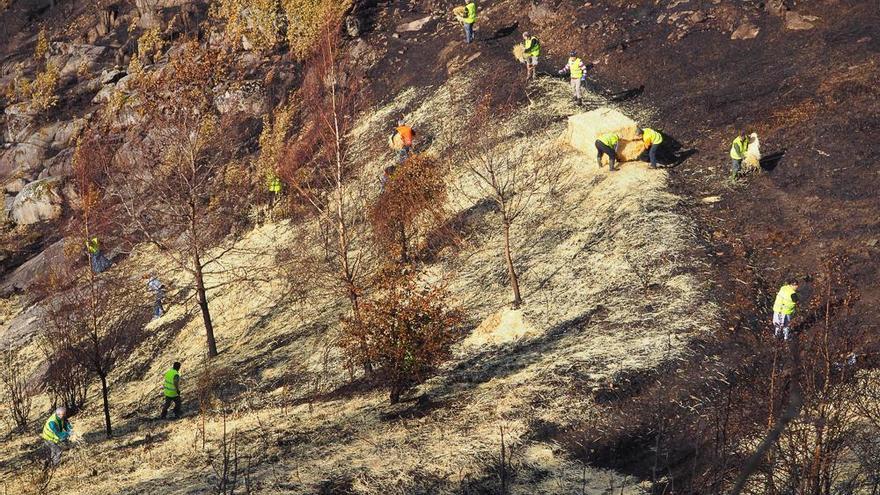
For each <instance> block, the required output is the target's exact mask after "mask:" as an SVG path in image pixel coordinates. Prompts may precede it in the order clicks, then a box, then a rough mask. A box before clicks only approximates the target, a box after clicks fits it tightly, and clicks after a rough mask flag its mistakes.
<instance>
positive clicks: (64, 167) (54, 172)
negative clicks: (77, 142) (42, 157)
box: [45, 147, 74, 177]
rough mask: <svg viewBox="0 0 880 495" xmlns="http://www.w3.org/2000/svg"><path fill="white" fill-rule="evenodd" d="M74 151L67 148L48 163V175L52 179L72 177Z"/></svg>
mask: <svg viewBox="0 0 880 495" xmlns="http://www.w3.org/2000/svg"><path fill="white" fill-rule="evenodd" d="M73 153H74V149H73V147H71V148H65V149H63V150H61V151H59V152H58V154H56V155H55V156H54V157H52V158H51V159H49V160H48V161H47V163H46V169H45V170H46V173H47V174H48V175H50V176H52V177H70V176H71V175H72V174H73Z"/></svg>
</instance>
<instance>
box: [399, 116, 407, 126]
mask: <svg viewBox="0 0 880 495" xmlns="http://www.w3.org/2000/svg"><path fill="white" fill-rule="evenodd" d="M404 124H406V120H405V119H404V118H403V117H398V119H397V125H404Z"/></svg>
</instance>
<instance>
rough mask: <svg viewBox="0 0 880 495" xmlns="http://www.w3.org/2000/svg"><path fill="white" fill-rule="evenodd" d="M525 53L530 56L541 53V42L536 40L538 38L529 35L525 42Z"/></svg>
mask: <svg viewBox="0 0 880 495" xmlns="http://www.w3.org/2000/svg"><path fill="white" fill-rule="evenodd" d="M525 49H526V55H528V56H530V57H537V56H538V55H540V54H541V42H539V41H538V38H536V37H534V36H529V39H527V40H526V42H525Z"/></svg>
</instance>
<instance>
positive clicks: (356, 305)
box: [348, 285, 373, 375]
mask: <svg viewBox="0 0 880 495" xmlns="http://www.w3.org/2000/svg"><path fill="white" fill-rule="evenodd" d="M348 300H349V301H350V302H351V310H352V312H353V313H354V318H355V320H356V321H358V322H360V320H361V307H360V302H359V300H358V295H357V292H355V290H354V286H353V285H349V287H348ZM358 340H359V342H358V343H359V345H360V346H361V354H362V355H363V356H364V373H366V374H368V375H370V374H372V373H373V362H372V361H371V360H370V358H369V353H368V351H369V349H367V341H366V339H364V338H363V337H359V339H358Z"/></svg>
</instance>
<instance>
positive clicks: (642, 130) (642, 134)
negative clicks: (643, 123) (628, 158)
mask: <svg viewBox="0 0 880 495" xmlns="http://www.w3.org/2000/svg"><path fill="white" fill-rule="evenodd" d="M636 135H637V136H639V137H642V136H644V135H645V130H644V129H642V128H641V127H636Z"/></svg>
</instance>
